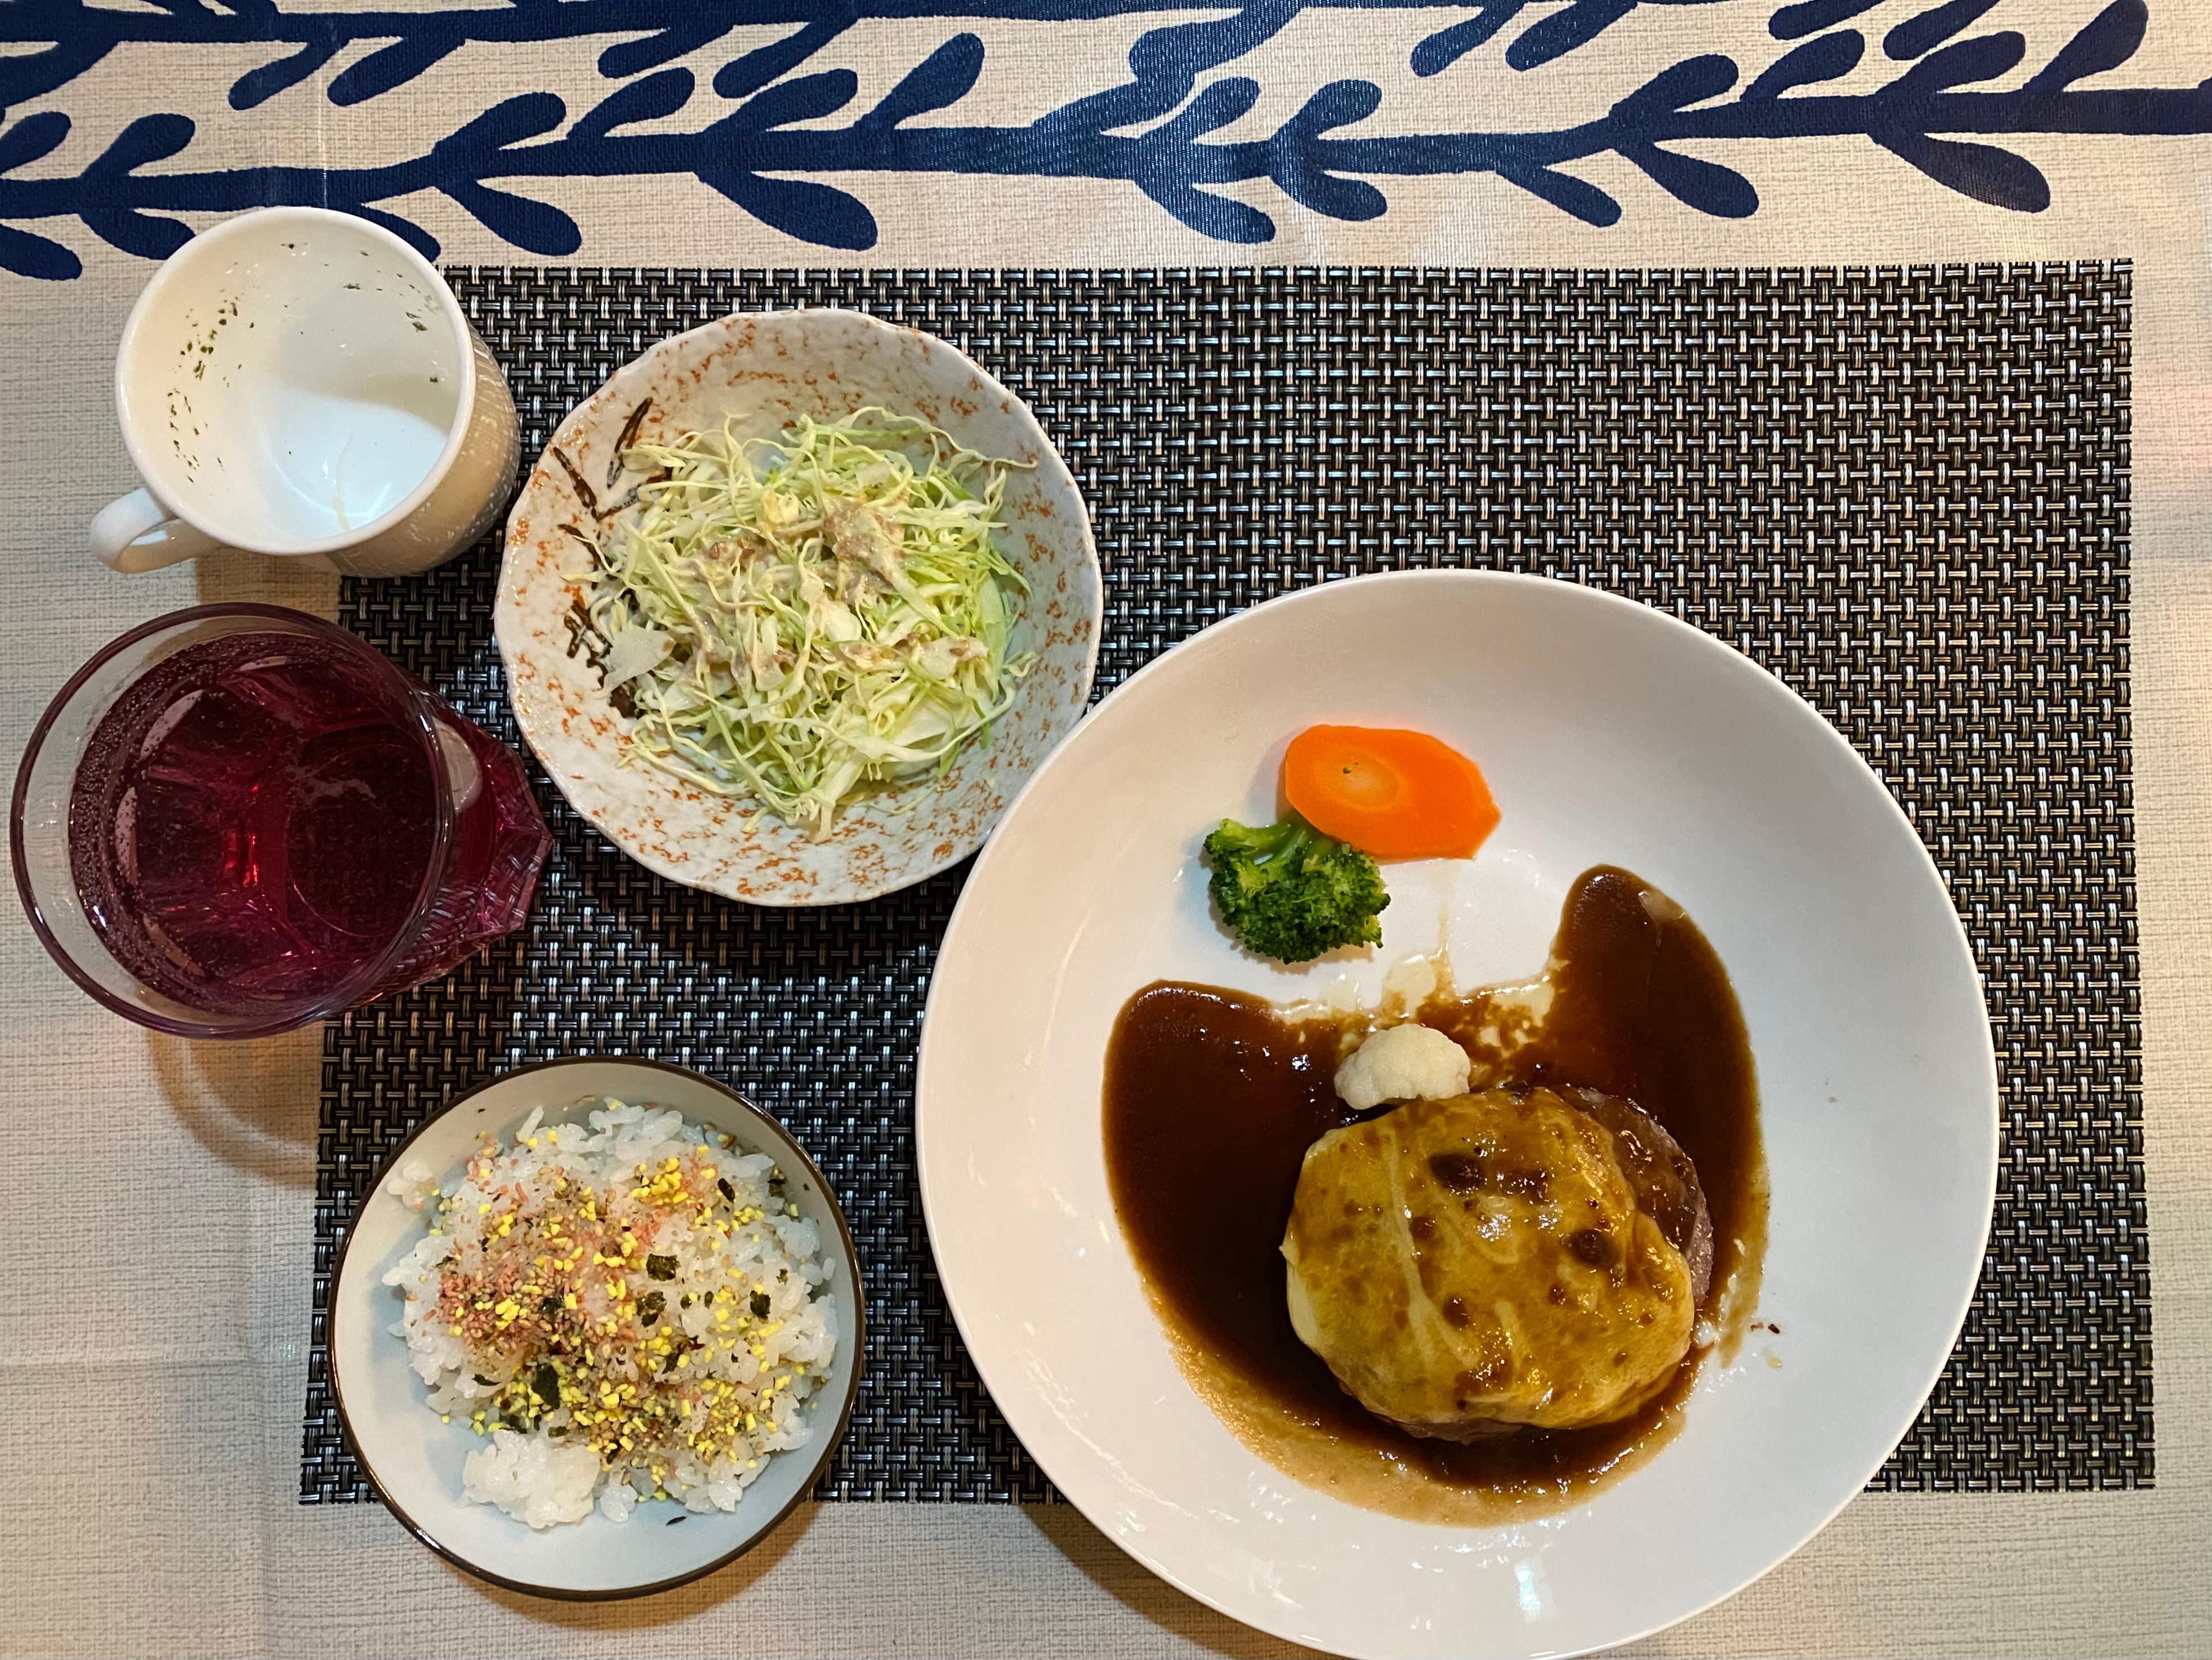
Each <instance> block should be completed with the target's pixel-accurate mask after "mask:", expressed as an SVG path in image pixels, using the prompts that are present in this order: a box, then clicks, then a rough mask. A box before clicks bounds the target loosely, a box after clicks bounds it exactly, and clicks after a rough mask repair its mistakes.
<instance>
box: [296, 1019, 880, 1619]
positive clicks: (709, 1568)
mask: <svg viewBox="0 0 2212 1660" xmlns="http://www.w3.org/2000/svg"><path fill="white" fill-rule="evenodd" d="M582 1065H618V1066H628V1067H646V1068H647V1069H649V1070H651V1071H653V1072H664V1073H673V1074H674V1075H676V1076H677V1077H679V1078H688V1079H692V1080H693V1081H694V1082H696V1083H699V1084H702V1085H706V1086H707V1087H708V1088H709V1089H711V1090H713V1091H714V1093H716V1094H717V1095H720V1096H721V1097H723V1098H725V1099H726V1100H728V1101H730V1102H732V1103H734V1104H736V1105H737V1106H738V1107H740V1108H742V1109H744V1112H745V1113H746V1115H747V1116H750V1117H751V1118H752V1119H754V1120H756V1121H757V1122H758V1123H759V1124H760V1125H762V1126H763V1127H764V1128H766V1130H767V1131H768V1134H769V1140H770V1141H771V1143H772V1144H773V1145H775V1146H776V1147H778V1148H779V1149H781V1153H780V1154H779V1156H784V1155H787V1156H788V1157H790V1158H793V1160H794V1161H795V1162H796V1163H797V1164H798V1165H799V1167H800V1168H801V1169H802V1170H803V1171H805V1174H806V1175H807V1176H809V1177H811V1178H812V1180H813V1182H814V1185H815V1187H816V1189H817V1191H819V1192H820V1193H821V1195H822V1197H823V1201H824V1202H825V1203H826V1204H827V1205H828V1207H829V1215H830V1219H832V1220H834V1221H835V1222H836V1224H837V1237H838V1240H839V1242H840V1243H842V1246H843V1247H844V1252H843V1255H844V1265H845V1271H846V1274H848V1277H849V1279H850V1281H851V1284H852V1288H853V1328H854V1329H853V1331H852V1334H851V1335H850V1338H849V1339H848V1337H847V1336H846V1335H845V1334H844V1333H842V1332H841V1333H839V1334H838V1341H839V1342H841V1343H843V1342H847V1341H849V1342H850V1343H851V1345H852V1356H853V1369H852V1373H851V1379H850V1381H849V1382H848V1383H847V1384H846V1386H845V1398H844V1400H843V1401H842V1402H841V1403H840V1404H839V1406H838V1408H837V1421H836V1426H834V1427H833V1428H831V1429H830V1430H829V1432H828V1433H827V1434H826V1435H825V1434H822V1433H821V1432H820V1426H819V1425H818V1424H817V1436H816V1439H815V1442H814V1443H812V1444H810V1445H808V1446H806V1447H804V1448H798V1447H794V1448H791V1449H789V1450H788V1451H790V1452H797V1453H801V1454H805V1455H811V1457H812V1460H813V1468H811V1469H810V1470H809V1471H808V1473H807V1478H806V1480H805V1481H802V1482H801V1483H800V1484H799V1488H798V1490H797V1491H796V1492H794V1493H793V1494H792V1496H791V1497H790V1498H789V1499H787V1500H785V1501H784V1504H783V1505H782V1507H781V1509H779V1510H778V1511H776V1512H775V1515H773V1516H771V1517H769V1518H768V1520H767V1521H765V1522H763V1523H761V1524H760V1525H759V1526H758V1527H757V1528H756V1529H754V1530H753V1532H752V1533H751V1535H750V1536H749V1537H747V1538H746V1539H745V1540H744V1542H743V1543H741V1544H739V1545H738V1546H736V1547H735V1548H732V1549H731V1550H728V1551H726V1552H724V1553H723V1554H721V1555H720V1556H718V1557H715V1558H714V1560H712V1561H708V1562H705V1563H702V1564H701V1565H700V1566H697V1567H696V1568H688V1569H686V1570H685V1571H684V1572H682V1573H678V1574H673V1575H671V1576H670V1577H669V1578H665V1579H658V1580H655V1581H653V1583H651V1584H643V1585H634V1586H632V1585H625V1586H622V1587H620V1588H618V1589H616V1590H572V1589H569V1588H567V1587H564V1586H556V1585H543V1584H532V1583H530V1582H529V1581H527V1580H521V1579H513V1578H508V1577H507V1576H506V1575H504V1574H500V1573H494V1572H492V1571H491V1570H490V1569H489V1568H486V1567H483V1566H480V1565H479V1564H477V1563H475V1562H472V1561H471V1560H469V1559H468V1558H467V1557H466V1556H465V1555H463V1554H460V1553H459V1551H457V1550H455V1549H453V1548H452V1547H450V1546H448V1545H447V1544H446V1543H445V1542H444V1541H442V1540H441V1539H440V1538H439V1537H438V1536H437V1535H436V1534H435V1533H433V1532H432V1531H431V1530H430V1529H428V1528H427V1527H425V1526H424V1525H423V1524H422V1523H420V1522H418V1521H416V1519H415V1517H413V1516H411V1515H410V1514H409V1513H408V1512H407V1511H406V1509H405V1508H404V1506H402V1505H399V1504H398V1502H396V1501H395V1500H394V1499H393V1498H392V1494H391V1493H390V1492H389V1491H388V1490H387V1489H386V1487H385V1484H384V1483H383V1482H382V1481H380V1480H379V1479H378V1477H377V1474H376V1465H375V1462H374V1460H372V1459H371V1458H370V1456H369V1455H368V1449H367V1448H366V1447H364V1446H363V1445H362V1441H361V1438H360V1437H359V1436H357V1435H356V1434H355V1433H354V1427H353V1419H352V1417H351V1415H350V1414H349V1413H348V1412H347V1410H346V1398H345V1383H344V1379H343V1377H341V1376H340V1374H339V1371H338V1365H337V1345H336V1344H335V1343H331V1344H330V1345H328V1353H329V1355H330V1377H331V1398H332V1399H333V1400H334V1401H335V1402H337V1409H338V1424H339V1426H340V1427H341V1428H342V1429H343V1431H344V1432H345V1440H346V1445H347V1446H348V1447H349V1448H350V1449H351V1450H352V1452H353V1456H354V1457H355V1458H356V1461H358V1462H359V1463H360V1465H361V1468H362V1475H365V1476H366V1477H367V1478H368V1484H369V1486H370V1487H374V1489H375V1490H376V1496H377V1499H378V1501H379V1502H380V1503H381V1504H382V1505H384V1507H385V1508H386V1510H388V1511H391V1512H392V1515H393V1516H395V1517H398V1520H399V1523H400V1525H401V1526H402V1527H404V1528H405V1529H407V1531H408V1532H410V1533H411V1534H413V1535H415V1536H416V1538H417V1539H419V1540H421V1541H422V1543H424V1544H425V1545H427V1546H428V1547H429V1548H431V1549H432V1550H433V1551H435V1552H436V1553H437V1554H438V1555H440V1556H441V1557H442V1558H444V1559H445V1560H447V1562H450V1563H451V1564H453V1566H455V1567H457V1568H459V1569H460V1570H461V1571H462V1572H464V1573H466V1574H468V1575H469V1576H471V1578H477V1579H481V1580H483V1582H484V1583H485V1584H490V1585H497V1586H498V1587H500V1589H501V1590H512V1591H520V1592H521V1593H522V1594H523V1595H524V1596H543V1597H546V1598H549V1599H550V1600H552V1601H556V1602H623V1601H627V1600H628V1599H629V1598H631V1597H635V1596H653V1595H655V1594H657V1593H659V1592H660V1591H666V1590H676V1589H677V1588H678V1587H679V1586H682V1585H688V1584H690V1583H691V1582H692V1581H693V1580H695V1579H703V1578H706V1577H707V1576H708V1574H710V1573H715V1572H720V1570H722V1569H723V1568H726V1567H727V1566H729V1565H730V1564H731V1563H732V1562H734V1561H736V1560H738V1558H739V1557H741V1556H743V1555H744V1554H745V1553H746V1552H747V1551H750V1549H752V1548H753V1547H754V1546H756V1545H757V1544H759V1543H760V1541H762V1540H763V1539H765V1538H767V1537H768V1535H769V1534H771V1533H773V1532H775V1529H777V1528H778V1527H780V1526H781V1525H782V1523H783V1521H784V1519H785V1518H786V1517H788V1516H789V1515H790V1514H791V1512H792V1511H794V1510H796V1509H798V1508H799V1505H801V1504H802V1503H804V1502H805V1500H806V1499H807V1498H808V1496H809V1495H810V1494H811V1493H812V1491H813V1486H814V1479H815V1477H816V1476H817V1475H818V1473H819V1472H820V1470H821V1468H822V1466H823V1465H824V1464H826V1463H827V1462H829V1459H830V1457H831V1456H832V1455H833V1454H835V1453H836V1450H837V1449H838V1447H839V1446H840V1445H841V1444H842V1443H843V1441H844V1439H845V1432H846V1430H847V1428H848V1426H850V1425H851V1423H852V1419H853V1407H854V1402H856V1401H857V1400H858V1399H859V1397H860V1378H861V1376H862V1374H863V1372H864V1371H866V1365H867V1329H868V1317H867V1298H866V1291H865V1287H864V1286H863V1285H862V1283H861V1280H860V1250H859V1249H858V1248H857V1247H856V1246H855V1245H854V1243H853V1231H852V1229H851V1227H850V1226H848V1225H847V1223H846V1220H845V1208H844V1207H843V1206H842V1205H841V1204H839V1203H838V1201H837V1195H836V1189H833V1188H831V1187H830V1185H829V1178H828V1177H825V1176H823V1173H822V1167H821V1166H820V1165H819V1164H816V1163H815V1162H814V1160H813V1158H811V1156H809V1154H808V1153H807V1151H806V1149H805V1148H804V1147H802V1146H799V1143H798V1141H797V1140H795V1139H794V1138H793V1136H792V1134H791V1133H790V1132H789V1131H788V1130H787V1129H785V1128H783V1126H782V1125H781V1124H779V1123H778V1122H776V1121H775V1119H773V1118H771V1117H770V1116H769V1115H768V1114H767V1113H765V1112H763V1111H762V1110H760V1109H759V1108H758V1107H757V1106H755V1105H754V1104H752V1103H751V1102H750V1101H749V1100H747V1099H746V1098H744V1096H743V1095H741V1094H739V1093H738V1091H736V1090H734V1089H732V1088H731V1087H730V1085H727V1084H725V1083H723V1082H722V1081H721V1080H720V1079H717V1078H710V1077H708V1075H707V1074H706V1073H702V1072H696V1071H694V1070H693V1069H692V1068H690V1067H679V1066H676V1065H673V1064H672V1063H671V1062H669V1061H655V1060H653V1059H650V1058H649V1057H647V1056H645V1055H564V1056H562V1058H561V1059H559V1060H556V1061H531V1062H529V1063H528V1064H526V1065H524V1066H520V1067H513V1068H511V1069H510V1070H508V1071H506V1072H502V1073H499V1074H498V1075H497V1076H495V1077H492V1078H488V1079H485V1080H484V1081H483V1083H481V1084H478V1085H476V1086H475V1087H474V1088H472V1089H468V1090H464V1091H462V1092H461V1093H460V1094H459V1095H457V1096H455V1097H454V1098H453V1099H452V1100H450V1101H448V1102H447V1104H445V1105H444V1106H442V1107H441V1108H439V1109H438V1110H437V1111H435V1112H434V1113H431V1114H430V1115H429V1116H428V1117H426V1118H424V1119H423V1120H422V1122H421V1123H419V1124H417V1125H416V1127H415V1128H413V1129H411V1130H410V1131H409V1132H408V1133H407V1136H406V1139H405V1140H403V1141H401V1142H400V1144H399V1145H398V1146H396V1147H394V1148H393V1149H392V1151H391V1152H390V1153H388V1154H386V1157H385V1158H384V1160H383V1162H382V1163H380V1164H378V1166H377V1168H376V1175H375V1177H374V1180H373V1181H372V1182H371V1183H370V1184H369V1188H368V1192H367V1193H366V1194H364V1195H362V1201H361V1203H360V1205H358V1206H356V1207H355V1209H354V1213H353V1216H352V1217H351V1219H349V1221H348V1222H347V1224H346V1231H345V1238H344V1241H343V1243H341V1244H340V1245H339V1247H338V1255H337V1261H336V1262H334V1263H332V1264H331V1280H330V1286H331V1293H330V1295H331V1301H330V1304H329V1311H328V1315H327V1316H326V1317H328V1318H330V1319H331V1320H335V1318H336V1316H337V1288H338V1286H340V1285H341V1284H342V1283H343V1280H344V1277H345V1270H346V1262H347V1259H348V1258H349V1256H351V1255H352V1252H353V1242H354V1239H355V1237H356V1235H357V1234H358V1233H359V1231H360V1228H359V1224H360V1220H361V1214H362V1211H363V1210H364V1209H366V1208H367V1207H368V1205H369V1204H371V1203H372V1202H374V1200H375V1198H376V1195H377V1194H378V1192H379V1190H380V1189H381V1188H382V1186H383V1184H384V1182H385V1178H386V1176H387V1175H388V1174H389V1173H390V1172H391V1171H392V1170H393V1169H395V1168H396V1167H397V1166H398V1163H399V1161H400V1159H401V1158H403V1157H404V1156H405V1154H406V1152H407V1150H408V1149H409V1148H410V1147H411V1146H414V1145H415V1142H416V1140H417V1139H418V1138H419V1137H420V1136H421V1135H422V1134H423V1132H424V1131H426V1130H428V1128H430V1127H431V1126H432V1125H434V1124H436V1123H438V1122H441V1121H442V1120H443V1119H445V1118H447V1116H450V1115H451V1114H453V1112H455V1111H456V1110H459V1108H461V1107H463V1106H465V1104H467V1103H468V1102H470V1101H471V1100H472V1099H474V1098H476V1097H477V1096H479V1095H482V1094H483V1092H484V1091H487V1090H489V1089H491V1088H493V1087H494V1086H495V1085H501V1084H505V1083H507V1082H508V1081H509V1080H511V1079H516V1078H520V1077H522V1076H524V1075H525V1074H526V1073H547V1072H556V1071H558V1070H560V1069H562V1068H563V1067H575V1066H582ZM579 1099H581V1097H580V1098H579ZM648 1104H653V1105H659V1104H660V1103H648ZM443 1185H444V1183H443V1181H442V1180H441V1183H440V1186H441V1187H442V1186H443ZM775 1456H779V1457H781V1456H786V1455H785V1454H783V1453H779V1454H777V1455H775Z"/></svg>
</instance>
